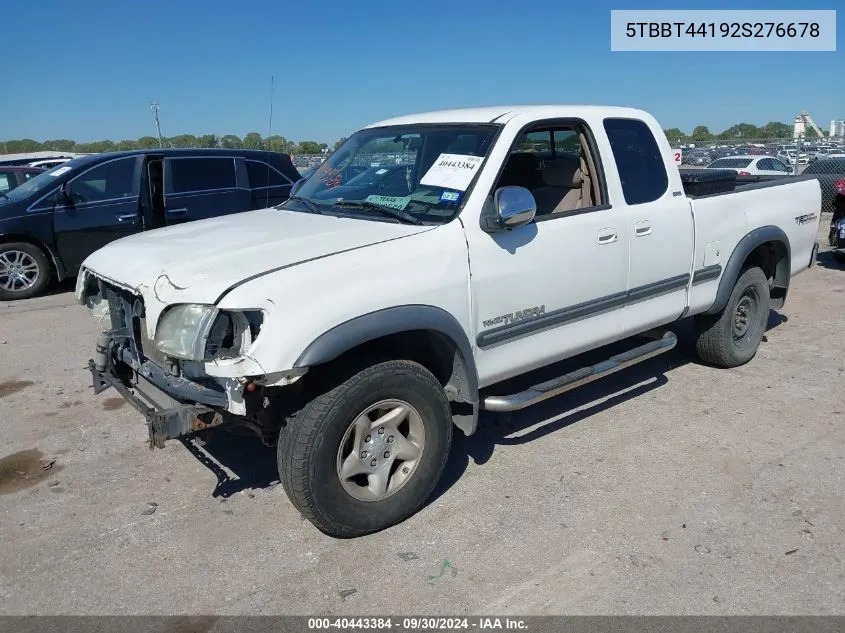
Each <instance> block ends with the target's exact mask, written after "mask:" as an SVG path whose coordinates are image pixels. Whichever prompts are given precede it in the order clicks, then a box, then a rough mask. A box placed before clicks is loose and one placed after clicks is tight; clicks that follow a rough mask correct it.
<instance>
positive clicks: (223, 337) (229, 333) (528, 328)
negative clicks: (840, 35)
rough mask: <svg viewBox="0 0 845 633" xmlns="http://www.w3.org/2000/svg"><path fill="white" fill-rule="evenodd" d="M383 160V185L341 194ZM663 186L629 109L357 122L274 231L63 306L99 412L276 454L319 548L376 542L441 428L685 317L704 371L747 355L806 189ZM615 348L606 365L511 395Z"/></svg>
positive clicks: (793, 238) (153, 234)
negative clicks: (74, 318) (562, 365)
mask: <svg viewBox="0 0 845 633" xmlns="http://www.w3.org/2000/svg"><path fill="white" fill-rule="evenodd" d="M400 144H401V145H402V146H403V148H404V152H400V153H402V154H403V155H407V156H409V157H410V160H411V161H412V162H411V163H409V164H407V165H406V168H405V169H403V170H402V171H401V175H402V177H401V178H389V179H381V180H375V181H370V180H368V181H365V182H364V183H363V184H360V183H359V184H350V180H351V179H349V180H347V175H346V173H347V167H350V166H355V165H361V164H371V163H372V162H379V161H377V155H378V154H383V155H384V156H385V160H387V159H386V156H388V155H393V154H396V153H397V145H400ZM353 171H354V170H353ZM356 173H357V172H356ZM683 178H685V176H682V174H681V171H680V170H679V169H678V167H677V166H676V165H675V163H674V161H673V156H672V152H671V148H670V146H669V142H668V140H667V139H666V135H665V133H664V132H663V129H662V127H661V126H660V124H659V123H658V122H657V121H656V120H655V119H654V117H652V116H651V115H649V114H648V113H646V112H643V111H641V110H636V109H633V108H617V107H607V106H509V107H504V106H503V107H487V108H469V109H461V110H449V111H443V112H430V113H425V114H415V115H410V116H403V117H398V118H394V119H390V120H387V121H381V122H379V123H375V124H373V125H371V126H368V127H366V128H364V129H362V130H360V131H358V132H356V133H355V134H353V135H352V136H351V137H350V138H349V139H348V140H347V141H346V142H345V143H344V144H343V145H342V146H341V147H340V148H339V149H338V150H337V151H335V152H333V153H332V155H331V156H330V157H329V158H327V160H326V162H325V163H323V165H322V166H321V167H320V168H319V169H318V170H317V171H315V172H314V174H313V175H312V176H311V177H310V178H308V179H307V180H305V181H300V183H298V186H297V187H295V191H294V192H292V195H291V197H290V199H289V200H288V201H286V202H284V203H282V204H281V205H279V206H277V207H274V208H269V209H263V210H258V211H252V212H246V213H240V214H236V215H230V216H222V217H217V218H212V219H208V220H199V221H196V222H191V223H188V224H181V225H176V226H172V227H167V228H163V229H157V230H153V231H146V232H144V233H140V234H138V235H135V236H132V237H126V238H123V239H120V240H117V241H114V242H111V243H110V244H109V245H107V246H105V247H103V248H101V249H100V250H98V251H97V252H95V253H94V254H92V255H91V256H89V257H88V258H87V259H86V260H85V262H84V263H83V265H82V269H81V272H80V275H79V277H78V283H77V287H76V297H77V300H78V301H79V303H81V304H83V305H87V306H88V307H89V308H90V309H91V311H92V312H93V314H94V316H95V317H96V318H97V319H99V321H100V322H101V325H102V328H103V332H102V333H101V334H100V337H99V340H98V342H97V345H96V347H94V346H93V345H92V347H94V350H95V351H94V357H93V358H92V359H91V360H90V361H89V369H90V372H91V377H92V380H93V383H94V389H95V392H96V393H100V392H102V391H104V390H106V389H108V388H114V389H116V390H117V391H118V392H119V393H120V394H121V395H122V396H123V397H124V398H125V399H126V400H127V401H128V402H130V403H131V404H132V405H133V406H134V407H135V408H136V409H137V410H138V411H139V412H140V413H141V414H142V415H143V417H144V418H145V421H146V426H145V427H144V428H145V433H147V436H148V438H149V441H150V446H151V447H156V446H158V447H162V446H164V443H165V441H167V440H170V439H173V438H178V437H183V436H185V437H190V436H191V435H192V434H195V433H197V432H203V431H204V430H205V429H208V428H209V427H215V426H220V425H223V424H229V425H241V426H243V427H244V428H248V429H251V430H252V431H253V432H255V433H256V434H257V436H258V437H259V438H261V439H262V441H264V442H266V443H268V444H271V445H272V444H276V445H277V462H278V468H279V475H280V477H279V480H280V481H281V483H282V486H283V488H284V490H285V491H286V493H287V494H288V497H289V498H290V500H291V502H292V503H293V504H294V506H295V507H296V508H297V509H298V510H299V511H300V512H301V513H302V515H303V516H304V517H306V518H308V519H309V520H310V521H311V522H312V523H313V524H314V525H315V526H316V527H317V528H319V529H320V530H322V531H323V532H325V533H326V534H330V535H332V536H336V537H349V536H358V535H363V534H367V533H370V532H375V531H378V530H380V529H383V528H385V527H387V526H390V525H393V524H396V523H398V522H400V521H402V520H404V519H406V518H407V517H409V516H410V515H412V514H414V513H415V512H417V511H418V510H419V509H420V508H421V507H422V506H423V505H424V503H425V501H426V499H427V498H428V497H429V495H430V494H431V493H432V491H433V490H434V489H435V487H436V485H437V483H438V481H439V479H440V478H441V475H442V473H443V471H444V467H445V466H446V461H447V458H448V456H449V450H450V446H451V442H452V433H453V428H454V427H457V428H458V429H459V430H460V431H462V432H463V433H464V434H466V435H471V434H473V433H475V432H476V428H477V424H478V420H479V411H480V410H482V409H483V410H487V411H490V412H502V411H515V410H518V409H522V408H525V407H528V406H531V405H533V404H535V403H538V402H540V401H543V400H546V399H548V398H552V397H554V396H557V395H559V394H562V393H564V392H566V391H568V390H570V389H573V388H576V387H578V386H580V385H582V384H584V383H587V382H590V381H592V380H596V379H598V378H601V377H603V376H606V375H608V374H611V373H613V372H615V371H617V370H620V369H623V368H625V367H628V366H630V365H632V364H634V363H637V362H640V361H643V360H645V359H648V358H651V357H653V356H655V355H657V354H661V353H663V352H666V351H668V350H670V349H672V348H673V347H674V346H675V345H676V343H677V338H676V336H675V334H674V333H673V332H672V331H671V329H668V328H667V327H666V326H667V325H668V324H670V323H674V322H676V321H678V320H679V319H681V318H683V317H695V326H696V349H697V352H698V355H699V356H700V357H701V358H702V359H704V360H705V361H707V362H708V363H710V364H712V365H715V366H719V367H736V366H738V365H742V364H744V363H747V362H749V361H750V360H751V359H752V358H753V357H754V356H755V354H756V352H757V348H758V345H759V343H760V341H761V340H762V338H763V334H764V332H765V330H766V324H767V322H768V317H769V310H770V308H774V309H780V308H781V307H782V306H783V305H784V302H785V300H786V297H787V293H788V290H789V286H790V284H791V283H792V280H793V277H794V276H795V275H797V274H798V273H800V272H801V271H803V270H805V269H807V268H808V267H809V266H810V265H811V264H812V262H813V261H814V258H815V254H816V251H817V249H818V243H817V241H816V238H817V236H818V231H819V220H820V217H821V214H820V206H821V190H820V187H819V183H818V181H817V180H815V179H812V178H795V179H784V180H772V181H769V182H763V183H754V184H750V185H748V186H747V187H748V188H747V189H745V190H742V189H740V190H737V191H724V192H721V193H709V194H706V195H702V196H701V197H693V196H690V195H688V194H686V193H685V189H684V180H683ZM688 182H692V180H690V181H688ZM737 209H741V212H740V213H737ZM613 342H620V343H622V345H620V346H619V347H620V348H621V347H623V345H624V346H626V347H627V351H624V352H623V353H617V352H614V353H613V355H610V354H608V355H607V356H606V357H605V358H604V360H602V361H601V362H599V363H597V364H592V363H593V362H594V361H590V362H584V365H583V366H582V367H581V368H580V369H578V370H576V371H572V372H569V373H565V374H563V375H558V376H557V377H555V378H552V379H549V377H548V374H547V375H545V376H543V377H538V376H537V375H536V374H534V373H532V372H533V371H534V370H537V369H539V368H548V366H550V365H552V364H554V363H557V362H558V361H560V360H562V359H564V358H568V357H574V356H577V355H579V354H581V353H582V352H585V351H588V350H595V349H597V348H601V347H603V346H605V345H608V344H610V343H613ZM92 343H93V341H92ZM46 362H49V361H46ZM738 375H739V374H738ZM517 377H520V378H521V381H520V382H521V385H520V386H519V387H517V386H514V381H509V379H511V378H517ZM525 385H531V386H529V387H527V388H526V387H525ZM139 430H140V425H139ZM655 441H659V438H658V439H656V440H655ZM159 461H160V460H159ZM525 463H526V467H538V468H539V467H541V466H540V465H532V464H531V463H530V461H526V462H525Z"/></svg>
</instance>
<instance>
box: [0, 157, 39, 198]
mask: <svg viewBox="0 0 845 633" xmlns="http://www.w3.org/2000/svg"><path fill="white" fill-rule="evenodd" d="M43 171H44V169H42V168H40V167H19V166H17V165H0V198H2V197H4V196H5V194H6V193H8V192H9V191H11V190H12V189H15V188H17V187H20V186H21V185H22V184H24V183H25V182H27V181H28V180H30V179H31V178H34V177H35V176H37V175H38V174H40V173H41V172H43Z"/></svg>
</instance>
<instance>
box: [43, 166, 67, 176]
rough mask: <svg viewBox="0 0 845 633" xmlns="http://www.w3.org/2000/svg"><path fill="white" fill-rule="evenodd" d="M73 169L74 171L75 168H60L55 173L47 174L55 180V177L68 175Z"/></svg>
mask: <svg viewBox="0 0 845 633" xmlns="http://www.w3.org/2000/svg"><path fill="white" fill-rule="evenodd" d="M71 169H73V167H59V168H58V169H56V170H54V171H51V172H47V173H48V174H49V175H50V176H53V178H55V177H57V176H61V175H62V174H66V173H67V172H69V171H70V170H71Z"/></svg>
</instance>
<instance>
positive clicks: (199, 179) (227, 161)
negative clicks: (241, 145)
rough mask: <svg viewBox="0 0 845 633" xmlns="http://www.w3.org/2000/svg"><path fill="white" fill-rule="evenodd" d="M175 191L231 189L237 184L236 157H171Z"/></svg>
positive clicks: (171, 172) (171, 171)
mask: <svg viewBox="0 0 845 633" xmlns="http://www.w3.org/2000/svg"><path fill="white" fill-rule="evenodd" d="M169 160H170V178H171V180H172V188H171V190H172V191H173V193H185V192H188V191H205V190H208V189H231V188H232V187H234V186H235V185H236V178H235V159H234V158H224V157H221V158H171V159H169Z"/></svg>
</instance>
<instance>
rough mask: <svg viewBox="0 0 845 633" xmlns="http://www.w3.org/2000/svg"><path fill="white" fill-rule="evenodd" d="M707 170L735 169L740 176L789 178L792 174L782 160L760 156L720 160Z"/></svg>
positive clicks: (728, 157) (733, 157) (715, 161)
mask: <svg viewBox="0 0 845 633" xmlns="http://www.w3.org/2000/svg"><path fill="white" fill-rule="evenodd" d="M707 169H733V170H734V171H736V172H737V174H738V175H740V176H787V175H789V174H791V173H792V169H791V168H790V167H788V166H787V165H785V164H784V163H783V162H782V161H781V160H779V159H777V158H774V157H772V156H765V155H759V154H758V155H751V154H749V155H744V156H727V157H725V158H719V159H716V160H714V161H713V162H712V163H710V164H709V165H707Z"/></svg>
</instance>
